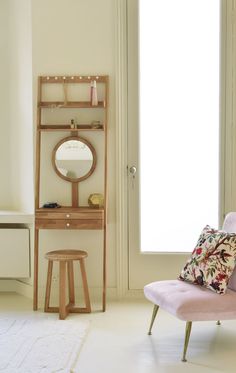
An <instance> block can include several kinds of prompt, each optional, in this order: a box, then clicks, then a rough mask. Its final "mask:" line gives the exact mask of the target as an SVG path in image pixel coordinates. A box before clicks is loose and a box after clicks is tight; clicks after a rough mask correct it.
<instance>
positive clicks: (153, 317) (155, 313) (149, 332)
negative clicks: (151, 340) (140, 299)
mask: <svg viewBox="0 0 236 373" xmlns="http://www.w3.org/2000/svg"><path fill="white" fill-rule="evenodd" d="M158 309H159V306H157V305H156V304H155V305H154V307H153V311H152V319H151V324H150V327H149V330H148V335H151V334H152V326H153V323H154V320H155V318H156V315H157V311H158Z"/></svg>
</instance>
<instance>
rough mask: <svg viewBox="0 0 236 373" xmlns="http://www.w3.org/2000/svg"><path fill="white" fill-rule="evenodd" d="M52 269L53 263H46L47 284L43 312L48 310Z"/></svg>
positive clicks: (50, 261)
mask: <svg viewBox="0 0 236 373" xmlns="http://www.w3.org/2000/svg"><path fill="white" fill-rule="evenodd" d="M52 267H53V261H52V260H49V261H48V274H47V284H46V294H45V303H44V312H47V311H48V309H49V301H50V293H51V284H52Z"/></svg>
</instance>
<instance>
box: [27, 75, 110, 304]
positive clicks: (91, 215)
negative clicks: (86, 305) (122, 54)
mask: <svg viewBox="0 0 236 373" xmlns="http://www.w3.org/2000/svg"><path fill="white" fill-rule="evenodd" d="M94 87H96V89H97V88H98V90H97V92H94V91H90V89H94ZM94 93H96V95H97V97H96V95H95V99H94ZM92 95H93V99H92V98H91V97H92ZM107 101H108V76H107V75H101V76H98V75H91V76H80V75H77V76H67V75H66V76H40V77H39V78H38V107H37V132H36V183H35V184H36V200H35V207H36V208H35V246H34V300H33V308H34V310H37V308H38V269H39V268H38V267H39V257H40V239H39V238H40V234H39V232H40V230H42V229H43V230H45V229H50V230H61V231H63V230H75V229H76V230H102V231H103V246H102V247H103V252H102V255H103V260H102V263H103V264H102V265H103V268H102V310H103V311H105V309H106V240H107V235H106V232H107V121H108V119H107V117H108V115H107ZM74 118H75V119H74ZM77 118H78V119H77ZM98 133H99V136H97V134H98ZM60 134H62V136H61V137H60V138H59V136H60ZM54 137H55V142H54V140H53V139H54ZM46 138H47V139H46ZM48 138H49V140H48ZM58 138H59V141H58ZM97 138H99V141H100V142H97ZM101 139H102V141H103V142H102V143H103V147H102V148H101ZM50 141H51V143H53V147H52V150H51V151H50V153H51V157H50V158H51V159H50V158H49V159H47V158H46V157H45V156H44V150H45V146H48V144H51V143H50ZM98 143H99V145H98ZM45 144H46V145H45ZM92 144H94V145H92ZM46 149H49V148H46ZM98 150H99V151H100V154H99V157H97V155H96V152H97V151H98ZM48 153H49V152H48ZM101 154H102V156H101ZM42 159H43V162H45V159H46V166H47V168H48V169H50V170H51V171H50V172H52V173H53V180H54V182H55V173H56V174H57V176H58V183H62V180H61V179H63V182H65V181H66V182H69V183H70V184H71V188H70V190H71V192H70V196H69V197H70V198H69V199H70V200H71V204H70V205H69V206H61V207H58V208H44V207H43V205H44V204H45V203H47V202H48V201H44V200H42V198H43V197H42V194H43V193H41V189H42V186H44V185H50V180H44V179H43V176H42V175H43V171H44V170H43V166H42ZM97 160H99V162H97ZM47 162H49V163H50V168H49V167H48V164H49V163H47ZM97 163H99V170H100V172H99V180H100V181H101V182H100V184H101V185H100V189H103V190H100V189H99V192H100V193H101V192H102V193H101V194H102V195H103V196H104V203H103V206H102V207H96V208H93V207H90V206H82V205H80V198H81V196H80V193H79V187H80V183H81V182H83V181H84V180H86V179H87V178H88V177H90V176H91V175H92V174H93V173H94V171H95V169H96V166H97ZM44 165H45V163H44ZM48 173H49V171H48ZM48 173H47V177H50V175H49V174H48ZM100 176H101V179H100ZM96 177H98V175H97V176H96ZM96 180H98V179H96ZM58 186H59V187H60V185H59V184H58ZM90 188H91V185H90ZM94 188H95V190H94V191H93V192H94V193H96V192H97V190H96V185H95V186H94ZM90 192H91V190H90ZM90 192H88V193H90ZM51 194H52V195H53V198H55V199H56V202H57V203H58V204H59V205H61V203H60V199H59V198H58V199H57V196H56V195H55V197H54V194H53V193H51ZM55 194H56V193H55ZM88 197H89V195H88V196H87V198H88ZM44 198H45V197H44ZM63 198H64V195H63ZM83 198H84V196H83ZM99 236H100V235H99ZM100 237H101V236H100ZM59 249H67V248H63V247H61V248H59ZM78 249H80V248H79V244H78ZM88 260H89V258H88Z"/></svg>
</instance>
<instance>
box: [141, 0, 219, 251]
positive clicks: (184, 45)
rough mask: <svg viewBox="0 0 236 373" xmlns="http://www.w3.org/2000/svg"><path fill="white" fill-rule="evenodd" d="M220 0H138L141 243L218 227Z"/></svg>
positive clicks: (156, 246)
mask: <svg viewBox="0 0 236 373" xmlns="http://www.w3.org/2000/svg"><path fill="white" fill-rule="evenodd" d="M219 9H220V4H219V1H216V0H178V1H177V0H168V1H166V0H155V1H145V0H140V20H139V21H140V169H141V174H140V189H141V197H140V201H141V214H140V216H141V250H142V251H163V252H166V251H191V250H192V249H193V247H194V246H195V244H196V241H197V239H198V236H199V234H200V232H201V229H202V228H203V227H204V225H206V224H210V225H212V226H213V227H216V228H217V227H218V198H219V197H218V194H219V34H220V30H219V25H220V23H219Z"/></svg>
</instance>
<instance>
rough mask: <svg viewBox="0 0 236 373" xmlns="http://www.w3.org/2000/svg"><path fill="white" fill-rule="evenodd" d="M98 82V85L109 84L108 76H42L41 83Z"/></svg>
mask: <svg viewBox="0 0 236 373" xmlns="http://www.w3.org/2000/svg"><path fill="white" fill-rule="evenodd" d="M93 80H96V82H97V83H107V82H108V76H107V75H85V76H84V75H74V76H66V75H65V76H55V75H53V76H41V77H40V82H41V83H55V84H56V83H90V82H91V81H93Z"/></svg>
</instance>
